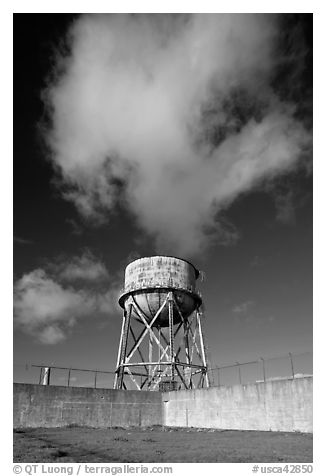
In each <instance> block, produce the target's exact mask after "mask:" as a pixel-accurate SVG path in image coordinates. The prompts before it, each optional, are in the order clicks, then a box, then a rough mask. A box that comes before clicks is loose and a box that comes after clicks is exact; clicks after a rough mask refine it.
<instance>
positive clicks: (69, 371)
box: [68, 369, 71, 387]
mask: <svg viewBox="0 0 326 476" xmlns="http://www.w3.org/2000/svg"><path fill="white" fill-rule="evenodd" d="M70 372H71V369H69V372H68V387H69V385H70Z"/></svg>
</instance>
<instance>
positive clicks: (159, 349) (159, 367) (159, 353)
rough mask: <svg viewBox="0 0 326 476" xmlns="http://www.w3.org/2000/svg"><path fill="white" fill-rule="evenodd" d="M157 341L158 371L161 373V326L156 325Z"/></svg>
mask: <svg viewBox="0 0 326 476" xmlns="http://www.w3.org/2000/svg"><path fill="white" fill-rule="evenodd" d="M158 341H159V346H158V362H159V364H158V373H159V375H161V327H160V326H159V327H158Z"/></svg>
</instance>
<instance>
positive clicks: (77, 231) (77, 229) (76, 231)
mask: <svg viewBox="0 0 326 476" xmlns="http://www.w3.org/2000/svg"><path fill="white" fill-rule="evenodd" d="M66 223H68V224H69V225H70V226H71V233H72V234H73V235H76V236H80V235H82V233H83V229H82V227H81V226H80V224H79V223H77V222H76V221H75V220H74V219H73V218H67V220H66Z"/></svg>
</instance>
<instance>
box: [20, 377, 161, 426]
mask: <svg viewBox="0 0 326 476" xmlns="http://www.w3.org/2000/svg"><path fill="white" fill-rule="evenodd" d="M67 425H81V426H93V427H98V428H100V427H112V426H120V427H128V426H150V425H162V396H161V394H160V393H159V392H139V391H138V390H131V391H124V390H111V389H109V390H108V389H94V388H82V387H59V386H58V387H57V386H43V385H31V384H22V383H16V384H14V427H15V428H17V427H38V426H40V427H57V426H67Z"/></svg>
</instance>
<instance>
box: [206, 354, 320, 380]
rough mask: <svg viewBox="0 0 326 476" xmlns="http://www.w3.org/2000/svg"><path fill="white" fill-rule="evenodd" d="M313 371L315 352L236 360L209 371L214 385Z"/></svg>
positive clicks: (305, 374) (293, 375)
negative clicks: (248, 360) (242, 360)
mask: <svg viewBox="0 0 326 476" xmlns="http://www.w3.org/2000/svg"><path fill="white" fill-rule="evenodd" d="M312 373H313V354H312V352H304V353H300V354H292V353H288V354H286V355H282V356H278V357H272V358H268V359H266V358H263V357H261V358H260V359H257V360H252V361H250V362H235V363H234V364H231V365H222V366H217V365H216V366H213V367H212V368H211V369H210V370H209V372H208V375H209V378H210V382H211V385H212V386H214V387H218V386H222V385H223V386H226V385H235V384H246V383H258V382H266V381H269V380H279V379H289V378H291V379H293V378H299V377H303V376H307V375H312Z"/></svg>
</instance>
